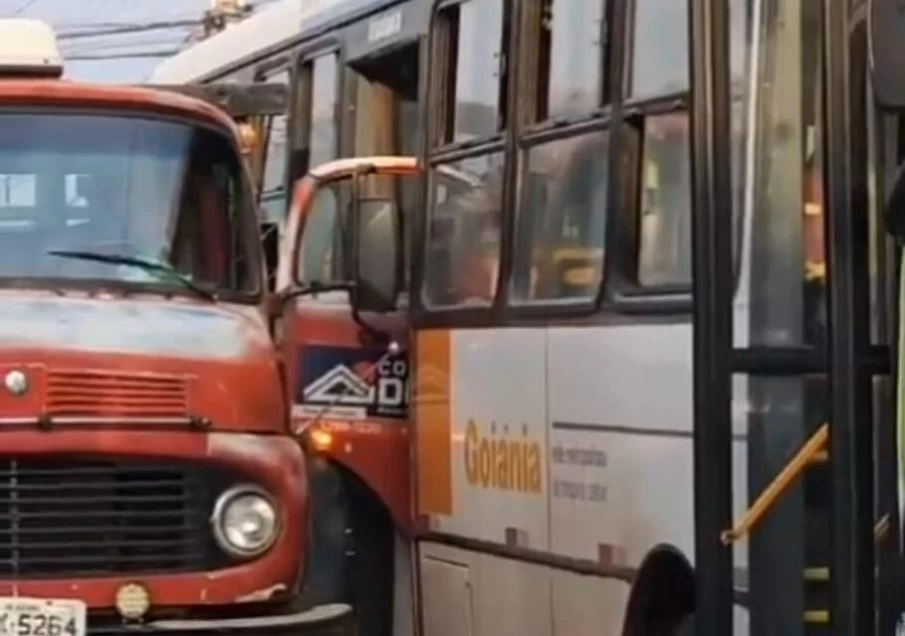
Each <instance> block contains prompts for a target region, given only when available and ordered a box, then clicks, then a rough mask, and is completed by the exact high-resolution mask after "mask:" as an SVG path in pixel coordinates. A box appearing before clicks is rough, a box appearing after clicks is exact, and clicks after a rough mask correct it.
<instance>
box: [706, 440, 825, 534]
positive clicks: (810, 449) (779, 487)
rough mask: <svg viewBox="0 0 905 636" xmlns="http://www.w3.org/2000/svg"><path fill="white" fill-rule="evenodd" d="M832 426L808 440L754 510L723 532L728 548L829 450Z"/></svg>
mask: <svg viewBox="0 0 905 636" xmlns="http://www.w3.org/2000/svg"><path fill="white" fill-rule="evenodd" d="M829 433H830V427H829V425H828V424H823V425H822V426H821V427H820V428H818V429H817V432H816V433H814V434H813V435H812V436H811V437H810V439H808V441H806V442H805V443H804V445H803V446H802V447H801V448H800V449H799V451H798V452H797V453H795V456H794V457H793V458H792V459H791V460H789V463H788V464H786V465H785V466H784V467H783V469H782V470H781V471H779V474H777V475H776V477H775V478H774V479H773V481H771V482H770V484H769V485H768V486H767V487H766V488H764V490H763V492H761V493H760V495H758V497H757V499H755V500H754V503H753V504H751V507H750V508H748V510H747V511H746V512H745V514H744V515H742V518H741V519H740V520H739V521H738V522H737V523H736V524H735V526H734V527H733V528H730V529H729V530H723V532H721V533H720V540H721V541H722V542H723V544H724V545H731V544H732V543H734V542H736V541H738V540H739V539H741V538H742V537H744V536H745V535H746V534H748V533H749V532H751V530H752V528H754V526H756V525H757V524H758V523H759V522H760V520H761V519H762V518H763V516H764V515H765V514H767V512H768V511H769V510H770V508H772V507H773V504H775V503H776V501H777V500H778V499H779V497H780V496H782V494H783V493H784V492H785V491H786V490H787V489H788V488H789V486H790V485H791V484H792V482H793V481H795V479H796V478H797V477H798V476H799V475H800V474H801V471H802V470H804V468H805V466H807V465H808V464H810V463H811V462H812V461H814V460H815V459H816V458H817V457H818V456H819V455H820V454H821V453H822V452H823V451H824V450H825V449H826V443H827V440H828V439H829Z"/></svg>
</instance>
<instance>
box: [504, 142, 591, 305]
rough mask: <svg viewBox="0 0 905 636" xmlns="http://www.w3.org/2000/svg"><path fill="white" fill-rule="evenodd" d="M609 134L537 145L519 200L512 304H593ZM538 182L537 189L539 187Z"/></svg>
mask: <svg viewBox="0 0 905 636" xmlns="http://www.w3.org/2000/svg"><path fill="white" fill-rule="evenodd" d="M608 141H609V135H608V133H607V132H606V131H595V132H591V133H585V134H582V135H578V136H576V137H570V138H566V139H558V140H556V141H552V142H547V143H542V144H538V145H535V146H533V147H531V148H530V149H529V150H528V151H527V155H528V156H527V161H525V162H524V165H525V169H526V170H527V171H528V172H529V173H530V178H529V177H528V176H523V178H522V180H521V181H522V183H523V184H527V183H529V182H534V185H533V186H532V187H531V190H535V191H536V190H538V189H539V188H540V187H541V186H540V184H542V188H541V189H542V190H543V191H544V193H545V196H543V197H537V196H533V195H532V192H529V191H526V190H525V189H524V188H523V190H522V192H521V194H520V197H519V206H518V212H517V214H518V217H517V222H516V224H517V227H518V233H517V235H516V243H515V253H514V259H515V260H514V267H513V273H512V274H513V280H512V288H511V295H512V298H513V300H514V301H515V302H538V301H555V300H567V299H568V300H593V299H594V298H595V297H596V295H597V289H598V287H599V285H600V280H601V278H602V276H603V267H604V234H605V224H606V216H607V213H606V204H607V166H608V161H607V157H608V150H607V148H608ZM538 182H540V184H538Z"/></svg>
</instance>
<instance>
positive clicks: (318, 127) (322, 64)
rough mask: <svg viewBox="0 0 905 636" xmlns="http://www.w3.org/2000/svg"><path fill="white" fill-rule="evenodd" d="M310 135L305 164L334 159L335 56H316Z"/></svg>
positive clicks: (314, 164)
mask: <svg viewBox="0 0 905 636" xmlns="http://www.w3.org/2000/svg"><path fill="white" fill-rule="evenodd" d="M311 74H312V79H311V138H310V148H309V150H310V153H311V154H310V157H309V160H308V165H309V166H310V167H312V168H313V167H315V166H318V165H320V164H322V163H324V162H327V161H330V160H331V159H335V158H336V114H337V113H336V107H337V95H336V89H337V83H338V81H339V80H338V77H337V68H336V55H334V54H330V55H323V56H321V57H319V58H316V59H315V60H314V62H313V63H312V69H311Z"/></svg>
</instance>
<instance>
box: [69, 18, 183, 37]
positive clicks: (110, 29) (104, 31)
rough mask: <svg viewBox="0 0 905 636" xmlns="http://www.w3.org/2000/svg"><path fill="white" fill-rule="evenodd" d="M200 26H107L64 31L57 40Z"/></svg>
mask: <svg viewBox="0 0 905 636" xmlns="http://www.w3.org/2000/svg"><path fill="white" fill-rule="evenodd" d="M200 24H201V20H169V21H166V22H150V23H147V24H122V25H119V26H107V27H99V28H93V29H84V30H78V31H64V32H62V33H58V34H57V39H58V40H76V39H80V38H94V37H98V36H104V35H125V34H127V33H143V32H146V31H159V30H161V29H177V28H186V27H194V26H199V25H200Z"/></svg>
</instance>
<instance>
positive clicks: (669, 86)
mask: <svg viewBox="0 0 905 636" xmlns="http://www.w3.org/2000/svg"><path fill="white" fill-rule="evenodd" d="M748 4H749V3H748V0H730V3H729V5H730V6H729V12H730V17H729V19H730V28H731V30H732V33H731V34H730V40H729V42H730V56H731V62H732V75H733V78H734V79H733V83H739V84H740V86H741V87H743V86H744V77H745V75H744V69H745V63H746V59H745V51H746V45H747V32H746V26H747V13H748V10H749V9H748ZM634 6H635V20H634V33H633V37H632V41H633V49H632V72H631V90H630V91H629V94H630V96H631V97H634V98H644V97H652V96H655V95H662V94H665V93H675V92H678V91H683V90H687V89H688V57H689V55H688V27H689V25H688V1H687V0H635V2H634Z"/></svg>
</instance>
